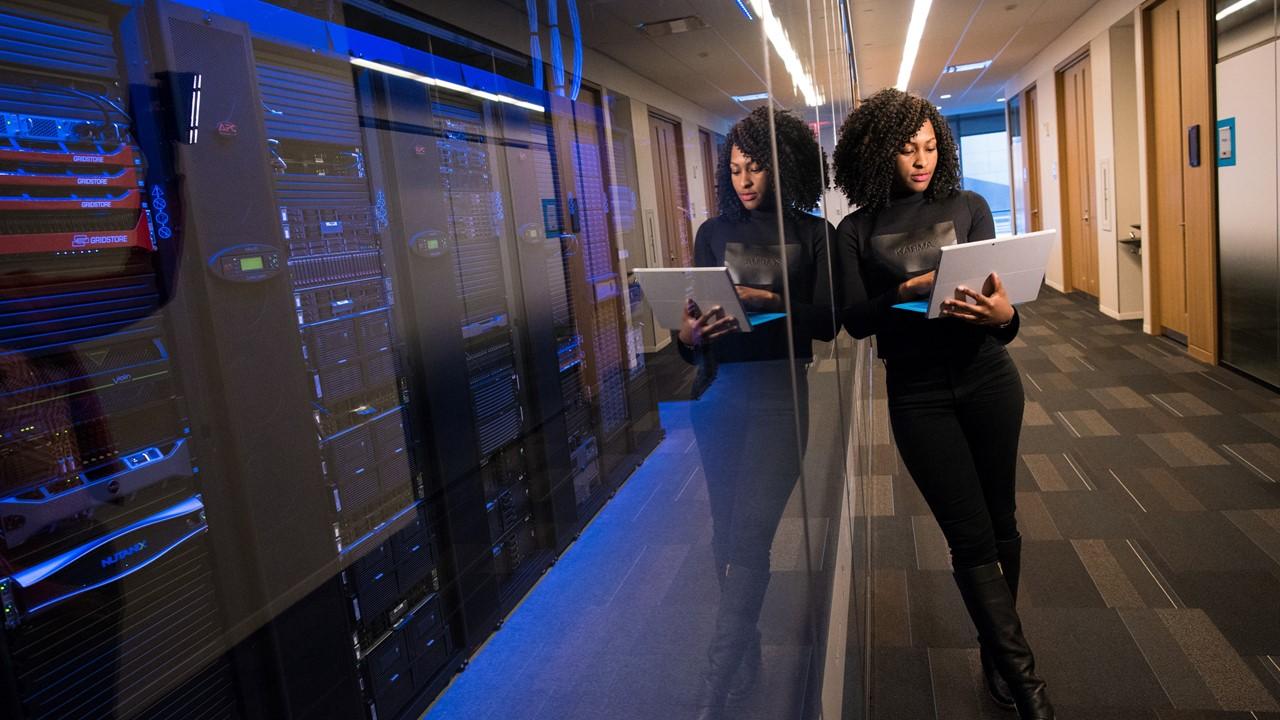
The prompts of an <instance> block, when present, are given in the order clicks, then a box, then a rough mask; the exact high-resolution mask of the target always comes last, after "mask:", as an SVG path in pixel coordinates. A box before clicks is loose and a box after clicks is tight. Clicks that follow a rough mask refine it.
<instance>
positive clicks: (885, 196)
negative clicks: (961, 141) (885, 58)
mask: <svg viewBox="0 0 1280 720" xmlns="http://www.w3.org/2000/svg"><path fill="white" fill-rule="evenodd" d="M926 120H929V121H932V122H933V132H934V135H936V136H937V138H938V166H937V168H936V169H935V170H934V171H933V178H932V180H931V181H930V182H929V187H928V188H926V189H925V191H924V197H925V200H927V201H930V202H932V201H934V200H940V199H943V198H948V197H951V196H952V195H955V194H956V193H957V192H959V191H960V187H961V186H960V159H959V155H958V154H957V152H956V142H955V139H954V138H953V137H952V136H951V129H950V128H949V127H948V126H947V121H946V119H944V118H943V117H942V113H940V112H938V108H937V107H936V106H934V104H933V103H931V102H929V101H928V100H926V99H924V98H922V97H920V96H918V95H910V94H908V93H904V92H902V91H900V90H895V89H893V88H888V89H885V90H881V91H880V92H878V93H876V94H875V95H872V96H871V97H870V98H868V99H867V100H866V101H864V102H863V103H862V104H861V105H859V106H858V108H857V109H856V110H854V111H853V112H852V113H850V114H849V117H848V118H847V119H846V120H845V121H844V124H843V125H841V126H840V139H839V141H838V142H836V150H835V153H834V156H833V157H832V162H833V164H834V165H835V184H836V187H838V188H840V190H841V191H843V192H844V194H845V197H847V198H849V202H850V203H853V204H854V205H857V206H859V207H865V208H870V209H872V210H877V209H879V208H882V207H884V206H885V205H886V204H888V202H889V193H890V192H892V190H893V186H894V181H895V179H896V174H897V167H896V156H897V154H898V152H899V151H900V150H901V149H902V146H903V145H906V144H907V142H909V141H910V140H911V138H912V137H913V136H914V135H915V134H916V132H918V131H919V130H920V127H921V126H922V125H924V122H925V121H926Z"/></svg>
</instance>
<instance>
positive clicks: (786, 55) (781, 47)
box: [748, 0, 825, 107]
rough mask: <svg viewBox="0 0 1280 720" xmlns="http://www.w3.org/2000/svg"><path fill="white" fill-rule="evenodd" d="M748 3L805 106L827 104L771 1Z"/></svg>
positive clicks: (750, 0)
mask: <svg viewBox="0 0 1280 720" xmlns="http://www.w3.org/2000/svg"><path fill="white" fill-rule="evenodd" d="M748 2H749V3H750V4H751V9H753V10H755V11H756V16H757V17H759V18H760V21H761V22H763V23H764V33H765V35H766V36H768V38H769V44H770V45H773V50H774V52H776V53H778V58H779V59H781V60H782V64H783V66H784V67H786V68H787V73H788V74H789V75H791V86H792V87H793V88H795V90H796V91H797V92H799V93H800V94H801V95H802V96H803V97H804V104H805V105H808V106H809V107H817V106H819V105H821V104H822V103H823V102H825V100H824V99H823V97H822V92H821V91H820V90H818V85H817V83H815V82H814V81H813V78H811V77H809V73H808V72H807V71H806V70H805V69H804V63H802V62H800V56H799V55H797V54H796V49H795V48H793V47H791V41H790V40H788V39H787V31H786V30H784V29H783V28H782V21H781V20H779V19H778V16H777V15H774V14H773V8H772V7H770V6H769V0H748Z"/></svg>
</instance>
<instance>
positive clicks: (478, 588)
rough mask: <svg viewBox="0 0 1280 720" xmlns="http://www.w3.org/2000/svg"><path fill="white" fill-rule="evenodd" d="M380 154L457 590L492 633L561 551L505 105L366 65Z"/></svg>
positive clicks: (477, 632) (471, 628) (472, 619)
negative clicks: (549, 533)
mask: <svg viewBox="0 0 1280 720" xmlns="http://www.w3.org/2000/svg"><path fill="white" fill-rule="evenodd" d="M361 75H362V79H361V82H362V86H364V87H367V88H368V95H367V98H366V101H367V118H366V121H365V124H366V125H370V126H375V127H377V128H378V129H377V130H376V132H375V133H374V134H375V135H376V136H377V141H376V142H377V144H378V146H379V148H380V153H379V157H378V158H376V159H373V160H371V166H373V167H375V168H376V174H377V175H378V177H379V178H380V180H381V182H384V183H385V186H384V187H381V188H379V189H378V192H379V193H381V194H382V195H383V196H385V197H387V198H388V210H389V228H390V235H391V237H392V238H394V240H393V241H392V244H393V245H394V246H395V247H396V249H397V252H398V253H399V254H400V256H401V258H402V261H401V265H402V268H403V277H404V278H405V279H406V282H405V287H406V292H405V295H406V297H405V300H404V302H405V303H406V306H407V308H411V312H412V317H413V320H412V321H411V326H412V327H413V329H414V336H413V337H412V339H411V346H412V348H413V352H412V353H411V354H412V355H413V356H414V358H415V363H416V365H415V372H414V375H415V378H416V379H417V380H418V384H417V391H418V392H419V394H420V397H421V398H422V402H421V405H422V406H423V407H425V409H426V410H425V412H426V418H423V419H422V422H423V424H424V425H426V426H428V427H429V428H430V433H431V437H432V442H433V447H434V448H435V450H436V453H435V459H436V463H437V465H436V469H437V470H438V473H439V480H440V482H439V485H438V488H439V498H440V504H441V506H442V507H443V508H444V512H445V513H446V515H447V524H448V527H449V540H450V547H451V550H452V556H453V562H454V567H455V568H456V573H457V575H456V581H457V594H458V597H459V601H460V604H461V609H462V611H463V613H464V618H465V619H464V622H465V625H466V627H467V628H468V636H469V637H483V636H484V635H485V634H487V631H488V630H489V629H491V628H492V627H493V625H494V624H495V623H496V622H497V620H498V618H499V617H500V615H501V614H504V613H505V611H506V610H507V609H509V608H510V607H511V606H512V605H513V604H514V602H515V600H516V599H518V597H519V596H520V595H522V594H523V592H524V590H525V589H526V588H527V587H528V586H529V585H530V584H531V582H532V581H533V579H535V578H536V577H537V575H538V574H539V573H540V572H541V571H542V570H543V569H545V567H546V566H547V563H548V562H549V561H550V559H551V554H550V552H549V550H548V546H547V542H546V540H547V538H546V537H545V535H544V536H542V537H540V536H539V533H538V525H539V520H536V519H535V517H538V518H541V517H545V513H546V512H547V508H546V507H545V497H546V491H545V489H543V488H545V482H544V479H543V478H544V473H545V472H547V469H548V468H549V467H550V466H551V465H553V461H549V460H547V459H546V457H547V456H546V447H545V446H546V441H547V440H546V439H547V436H548V429H549V428H548V427H547V426H545V425H541V424H539V423H537V422H536V420H537V418H536V417H535V415H536V413H535V412H533V410H532V408H533V393H534V392H536V388H535V387H531V386H532V385H534V383H532V382H531V381H530V378H531V377H533V376H534V373H530V372H529V367H528V365H527V363H528V359H527V355H528V352H529V351H530V350H531V349H532V346H530V345H529V344H527V343H526V342H525V341H524V339H523V338H524V337H525V336H527V331H528V328H522V327H520V326H519V324H518V320H519V319H520V318H523V317H525V316H526V315H527V312H526V310H525V308H524V305H523V297H522V293H523V286H522V283H521V280H522V278H521V276H520V275H519V274H518V273H517V272H515V271H514V268H516V267H517V265H516V262H517V260H518V258H516V257H514V256H513V253H514V252H517V251H516V250H515V248H513V247H512V245H511V243H510V241H511V239H512V238H511V236H510V233H509V232H508V229H507V224H506V221H507V215H506V204H505V200H504V196H503V194H502V192H501V186H500V182H501V177H502V174H501V173H502V168H501V167H500V166H499V163H498V153H497V152H496V151H495V147H496V143H495V142H494V139H493V135H492V132H491V128H492V127H493V124H494V119H493V116H492V114H491V109H490V108H487V107H486V106H485V105H484V104H483V103H482V102H480V101H478V100H476V99H474V98H468V97H466V96H465V95H461V94H456V95H450V94H447V93H440V94H436V93H434V92H429V91H428V88H426V87H425V86H424V85H423V84H421V83H418V82H415V81H413V80H409V79H405V78H400V77H397V76H395V75H389V74H383V73H379V72H375V71H362V72H361Z"/></svg>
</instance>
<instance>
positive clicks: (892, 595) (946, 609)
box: [868, 288, 1280, 720]
mask: <svg viewBox="0 0 1280 720" xmlns="http://www.w3.org/2000/svg"><path fill="white" fill-rule="evenodd" d="M1010 351H1011V352H1012V354H1013V356H1014V359H1015V360H1016V361H1017V363H1018V366H1019V368H1020V369H1021V371H1022V374H1023V383H1024V387H1025V390H1026V397H1027V406H1026V414H1025V418H1024V426H1023V433H1022V442H1021V447H1020V453H1021V461H1020V463H1019V467H1018V520H1019V525H1020V529H1021V532H1022V535H1023V537H1024V539H1025V546H1024V547H1025V550H1024V559H1023V572H1022V589H1021V592H1020V597H1019V608H1020V610H1021V613H1022V619H1023V624H1024V627H1025V629H1026V632H1027V635H1028V638H1029V639H1030V641H1031V644H1032V647H1033V648H1034V649H1035V650H1036V654H1037V660H1038V664H1039V669H1040V670H1041V671H1042V674H1043V676H1044V677H1045V678H1046V680H1047V681H1048V683H1049V689H1050V691H1051V695H1052V697H1053V700H1054V703H1055V705H1056V706H1057V708H1058V711H1059V715H1058V716H1059V718H1061V720H1112V719H1114V720H1228V719H1231V720H1234V719H1237V718H1239V719H1247V718H1277V717H1280V702H1278V699H1280V485H1278V484H1277V481H1280V396H1277V395H1276V394H1275V393H1274V392H1271V391H1269V390H1266V389H1264V388H1262V387H1259V386H1258V385H1256V384H1254V383H1251V382H1249V381H1247V380H1244V379H1242V378H1240V377H1238V376H1236V375H1234V374H1232V373H1231V372H1229V371H1227V370H1224V369H1221V368H1215V367H1209V366H1206V365H1202V364H1199V363H1196V362H1194V361H1192V360H1190V359H1188V358H1186V357H1185V355H1183V353H1182V352H1181V350H1180V348H1178V347H1177V346H1175V345H1174V344H1173V343H1171V342H1169V341H1167V340H1164V339H1162V338H1155V337H1151V336H1149V335H1144V334H1143V333H1142V332H1141V328H1140V326H1139V324H1138V323H1137V322H1136V321H1134V322H1118V321H1115V320H1111V319H1110V318H1107V317H1105V316H1103V315H1101V314H1100V313H1098V312H1097V311H1096V310H1094V309H1091V308H1090V307H1089V305H1088V304H1087V303H1086V302H1084V301H1083V300H1078V299H1076V298H1073V297H1067V296H1063V295H1061V294H1059V293H1056V292H1054V291H1052V290H1049V289H1047V288H1046V289H1045V290H1043V291H1042V292H1041V295H1040V299H1039V300H1038V301H1037V302H1035V303H1033V304H1031V305H1028V306H1024V307H1023V308H1022V330H1021V333H1020V335H1019V337H1018V338H1017V339H1016V340H1015V341H1014V342H1013V343H1012V345H1011V346H1010ZM877 384H879V380H877ZM881 390H882V388H881V387H877V396H882V392H881ZM874 418H875V421H876V423H877V425H876V428H875V433H874V435H875V438H876V439H875V442H876V443H878V445H877V446H876V452H875V455H876V457H875V465H876V467H875V473H876V474H875V475H874V476H873V477H871V478H870V479H869V481H868V482H869V484H870V491H871V492H870V493H869V494H870V495H871V497H872V498H873V500H872V502H871V503H870V507H869V508H868V510H869V512H870V514H871V516H872V517H871V527H872V529H873V540H872V545H873V547H872V551H871V552H872V557H873V564H874V567H875V570H874V576H873V578H872V581H873V598H874V599H873V602H872V618H873V620H872V623H873V628H874V632H873V634H872V644H873V649H872V651H871V673H872V676H873V678H874V679H873V682H872V693H873V694H872V716H873V717H874V718H876V720H917V719H920V720H923V719H925V718H937V720H972V719H975V718H1011V717H1012V715H1011V714H1009V713H1006V712H1003V711H1001V710H1000V709H999V708H998V707H996V706H995V705H994V704H993V703H992V702H991V701H990V700H989V699H988V698H987V697H986V694H985V692H983V691H982V689H981V685H980V681H981V680H980V671H979V669H978V667H979V666H978V650H977V645H976V641H975V639H974V637H973V631H972V626H971V625H970V623H969V621H968V618H967V617H966V615H965V612H964V609H963V605H962V604H961V602H960V596H959V593H958V591H957V590H956V588H955V585H954V583H953V582H952V578H951V572H950V564H949V560H948V557H947V549H946V545H945V542H944V540H943V537H942V534H941V532H940V531H939V530H938V527H937V524H936V523H935V522H934V521H933V519H932V517H931V516H930V514H929V510H928V508H927V507H926V506H925V504H924V501H923V499H922V498H921V497H920V495H919V493H918V492H917V491H916V489H915V487H914V486H913V485H912V483H911V480H910V477H909V476H908V475H907V474H906V473H905V470H904V469H903V467H902V465H901V462H900V460H899V459H898V457H897V453H896V451H895V450H894V449H893V448H892V447H891V445H889V443H890V442H891V441H890V434H889V429H888V419H887V410H886V408H885V404H884V400H883V399H881V400H878V401H877V407H876V410H875V413H874Z"/></svg>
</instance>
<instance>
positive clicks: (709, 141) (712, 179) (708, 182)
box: [698, 128, 720, 218]
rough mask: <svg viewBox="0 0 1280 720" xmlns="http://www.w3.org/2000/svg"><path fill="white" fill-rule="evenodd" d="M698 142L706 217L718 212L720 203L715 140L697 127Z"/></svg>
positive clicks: (707, 132) (709, 133)
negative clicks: (717, 194) (705, 200)
mask: <svg viewBox="0 0 1280 720" xmlns="http://www.w3.org/2000/svg"><path fill="white" fill-rule="evenodd" d="M698 143H699V146H700V149H701V150H702V183H703V186H704V189H705V192H706V195H705V197H706V198H707V217H708V218H713V217H715V216H716V215H719V214H720V204H719V200H718V198H717V196H716V169H717V168H716V142H715V140H714V139H713V138H712V137H711V132H710V131H707V130H703V129H702V128H698Z"/></svg>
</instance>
